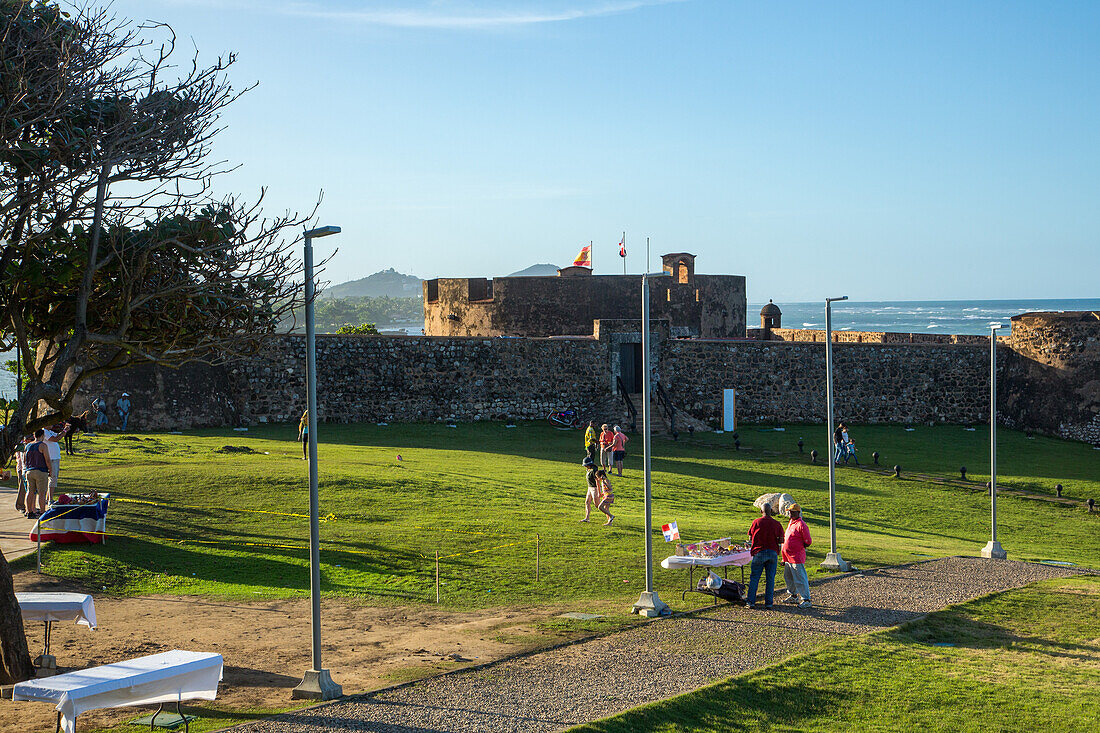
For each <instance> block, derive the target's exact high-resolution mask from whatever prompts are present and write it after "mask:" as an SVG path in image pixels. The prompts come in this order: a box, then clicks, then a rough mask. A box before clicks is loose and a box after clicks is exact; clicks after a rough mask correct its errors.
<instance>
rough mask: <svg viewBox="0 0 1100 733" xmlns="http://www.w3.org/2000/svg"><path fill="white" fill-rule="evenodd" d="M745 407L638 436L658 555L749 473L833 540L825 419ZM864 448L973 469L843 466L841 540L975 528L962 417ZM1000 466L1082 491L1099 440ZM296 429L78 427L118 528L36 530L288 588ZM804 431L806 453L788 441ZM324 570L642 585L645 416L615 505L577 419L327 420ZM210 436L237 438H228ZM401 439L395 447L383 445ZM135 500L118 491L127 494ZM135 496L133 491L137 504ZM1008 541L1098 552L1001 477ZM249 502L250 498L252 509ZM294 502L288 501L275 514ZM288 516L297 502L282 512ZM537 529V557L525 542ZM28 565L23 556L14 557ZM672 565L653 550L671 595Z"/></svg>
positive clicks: (738, 488)
mask: <svg viewBox="0 0 1100 733" xmlns="http://www.w3.org/2000/svg"><path fill="white" fill-rule="evenodd" d="M783 427H784V430H783V431H780V432H777V431H775V430H774V429H773V428H771V427H768V428H763V427H744V428H742V429H741V431H740V434H739V437H740V440H741V447H742V449H741V450H740V451H735V450H734V448H733V445H732V443H733V438H732V436H731V435H730V434H706V435H702V434H699V435H695V436H690V437H689V436H687V435H682V436H681V440H679V441H672V440H670V439H666V438H655V439H654V443H653V471H654V474H653V520H654V530H655V535H654V554H655V556H656V558H657V560H659V559H661V558H663V557H664V556H666V555H668V554H672V552H673V546H672V545H670V544H666V543H664V541H663V538H662V536H661V533H660V525H662V524H664V523H666V522H669V521H676V522H677V523H678V525H679V528H680V532H681V534H682V536H683V539H684V541H687V542H691V541H695V540H704V539H713V538H716V537H723V536H733V537H742V536H743V535H744V533H745V530H746V529H747V527H748V525H749V523H750V522H751V521H752V519H753V518H754V517H755V516H756V514H757V512H756V510H755V509H754V508H753V507H752V501H753V500H754V499H755V498H756V497H757V496H759V495H760V494H763V493H767V492H773V491H785V492H787V493H790V494H792V495H793V496H794V497H795V499H796V500H797V501H798V502H800V503H801V504H802V505H803V506H804V507H805V517H806V519H807V521H808V523H809V525H810V529H811V532H812V533H813V536H814V539H815V543H814V545H813V547H811V548H810V557H809V561H808V567H809V568H810V569H811V575H813V574H815V573H816V572H817V570H816V567H817V563H819V562H820V560H821V559H822V558H823V557H824V553H825V552H826V551H827V550H828V487H827V466H826V464H825V463H824V459H823V458H819V462H818V463H817V464H816V465H815V464H811V463H810V459H809V455H808V454H809V451H810V450H811V449H813V448H816V449H817V450H818V451H819V452H821V453H822V454H825V452H826V447H825V446H826V435H825V433H826V430H825V428H824V427H823V426H797V425H787V426H783ZM852 436H853V438H854V439H855V440H856V441H857V443H858V445H859V446H860V454H861V460H862V461H863V462H864V463H870V462H871V453H872V451H876V450H877V451H878V452H879V453H880V463H882V464H883V465H885V466H893V465H894V464H899V465H900V466H901V467H902V469H903V474H902V475H903V477H904V476H906V475H907V474H908V473H909V472H923V473H928V474H937V475H943V476H957V475H958V469H959V467H960V466H962V465H965V466H967V468H968V476H970V477H972V478H973V479H974V481H975V484H974V486H973V488H969V489H968V488H960V487H956V486H945V485H939V484H936V483H933V482H927V481H922V480H909V479H906V478H903V479H902V480H898V479H896V478H894V477H893V476H892V474H890V473H888V472H881V473H876V472H871V471H862V470H858V469H855V468H848V467H840V468H839V469H838V471H837V482H838V483H837V496H838V521H837V525H838V530H837V538H838V544H839V548H840V550H841V552H842V554H843V555H844V557H845V559H847V560H849V561H850V562H852V563H854V564H855V565H857V566H861V567H862V566H875V565H887V564H896V563H904V562H912V561H917V560H922V559H926V558H928V557H940V556H945V555H955V554H963V555H976V554H978V552H979V550H980V548H981V547H982V546H983V545H984V544H985V542H986V541H987V540H988V535H989V497H988V492H987V491H986V490H985V489H984V488H983V484H984V481H985V480H987V479H988V475H987V473H986V474H983V471H984V472H988V442H987V441H988V435H987V433H985V432H984V431H982V430H981V429H979V430H977V431H973V432H970V431H967V430H965V429H964V428H962V427H959V426H937V427H917V428H915V429H914V430H912V431H911V432H910V431H906V430H905V429H904V428H903V427H900V426H857V427H854V428H853V429H852ZM999 436H1000V444H999V445H1000V449H999V461H998V475H999V481H1000V482H1002V483H1003V484H1005V485H1007V486H1015V487H1023V488H1028V489H1030V490H1034V491H1037V492H1043V493H1046V494H1053V492H1054V485H1055V484H1056V483H1061V484H1063V485H1064V486H1065V495H1066V496H1068V497H1073V498H1075V499H1078V500H1083V499H1085V498H1087V497H1088V496H1095V497H1096V498H1098V499H1100V451H1095V450H1093V449H1092V448H1091V447H1090V446H1087V445H1084V444H1081V443H1071V442H1066V441H1059V440H1053V439H1048V438H1034V439H1029V438H1027V437H1026V436H1024V435H1023V434H1020V433H1016V432H1012V431H1008V430H1002V431H1000V432H999ZM294 437H295V428H294V426H289V425H269V426H261V427H253V428H250V429H249V430H248V431H247V432H235V431H232V430H198V431H189V432H187V433H185V434H167V433H160V434H147V435H137V434H135V435H117V434H102V435H100V436H97V437H94V438H88V437H84V436H81V437H80V438H78V439H77V446H78V448H79V449H82V450H85V451H87V452H82V453H80V454H79V455H77V456H71V457H65V458H64V460H63V462H62V470H61V479H62V481H61V484H62V489H63V490H69V491H88V490H91V489H96V490H98V491H100V492H105V491H106V492H110V493H111V494H112V496H113V497H114V499H113V501H112V504H111V510H110V515H109V520H108V530H109V532H110V533H111V534H112V536H110V537H109V538H108V542H107V543H106V544H105V545H102V546H88V545H70V546H64V545H49V546H47V547H46V549H45V550H44V553H43V557H44V564H45V568H44V569H45V571H46V572H48V573H49V574H51V575H55V576H61V577H66V578H71V579H74V580H78V581H81V582H83V583H85V584H87V585H88V586H89V587H92V588H95V589H96V590H102V589H105V590H106V591H108V592H112V593H119V594H147V593H172V594H212V595H219V596H225V597H238V598H262V597H286V596H294V595H298V594H303V593H306V592H308V587H309V579H308V553H307V550H306V547H307V542H308V537H309V523H308V520H307V519H306V518H305V515H306V514H307V513H308V507H309V501H308V483H307V463H306V462H305V461H303V460H301V458H300V456H301V445H300V444H298V443H296V442H295V441H294ZM800 437H801V438H803V440H804V443H805V453H804V454H800V453H799V452H798V448H797V441H798V439H799V438H800ZM319 439H320V453H319V455H320V459H319V471H320V502H321V515H322V516H323V517H326V519H325V521H324V522H323V523H322V525H321V547H322V549H321V562H322V590H323V592H325V593H327V594H331V595H337V596H348V597H359V598H366V599H370V600H371V601H372V602H382V603H386V602H395V603H405V602H410V601H411V602H425V601H433V602H434V600H435V585H434V573H435V553H436V552H437V551H438V552H439V554H440V555H441V557H442V560H441V563H440V566H441V591H442V593H441V595H442V601H443V602H444V603H446V604H450V605H452V606H456V607H482V606H489V605H497V604H501V603H524V604H531V603H539V602H543V601H550V600H554V601H560V600H585V599H589V600H597V599H598V600H616V601H618V600H621V601H623V602H627V601H629V600H631V599H633V598H636V597H637V594H638V591H639V590H640V589H641V588H642V585H643V582H644V580H643V579H644V562H643V546H644V535H643V527H642V517H643V502H642V472H641V465H642V461H641V451H642V446H641V442H642V441H641V436H640V435H635V436H633V439H632V440H631V442H630V444H629V445H628V456H627V461H626V471H625V475H624V476H623V477H622V478H613V479H612V481H613V483H614V487H615V494H616V503H615V504H614V507H613V511H614V513H615V515H616V519H615V522H614V524H613V525H612V526H610V527H605V526H602V524H601V519H602V517H601V515H599V514H598V513H596V512H594V513H593V520H592V523H590V524H582V523H580V522H579V520H580V518H581V516H582V515H583V500H584V489H585V485H584V472H583V469H582V468H581V465H580V461H581V458H582V457H583V450H582V439H581V434H580V433H579V432H577V431H563V430H558V429H555V428H553V427H551V426H550V425H548V424H545V423H538V422H534V423H520V424H519V425H518V426H517V427H514V428H509V427H506V426H504V425H503V424H500V423H479V424H472V425H460V426H458V427H457V428H448V427H446V426H444V425H438V424H413V425H389V426H377V425H335V424H333V425H328V424H326V425H322V426H320V432H319ZM225 446H234V447H246V448H248V449H250V450H251V451H252V452H247V453H237V452H231V453H227V452H222V451H221V449H222V448H223V447H225ZM398 456H400V460H399V459H398ZM124 500H129V501H124ZM140 502H148V503H140ZM998 509H999V530H998V535H999V537H998V538H999V539H1000V541H1001V543H1002V544H1003V545H1004V547H1005V548H1006V550H1007V551H1008V553H1009V557H1010V558H1012V559H1018V560H1056V561H1067V562H1074V563H1078V564H1084V565H1089V566H1094V567H1095V566H1097V565H1100V540H1098V539H1097V529H1098V528H1100V523H1098V521H1100V515H1092V516H1090V515H1089V514H1088V513H1087V510H1086V509H1085V508H1083V506H1082V505H1081V504H1080V503H1078V504H1075V505H1072V506H1065V505H1062V504H1056V503H1053V502H1047V501H1037V500H1034V499H1024V498H1019V497H1013V496H1008V495H1003V496H1001V498H1000V500H999V503H998ZM246 510H247V511H246ZM288 515H289V516H288ZM293 515H297V516H293ZM536 535H537V536H538V543H537V544H538V554H539V577H538V580H537V581H536V573H535V554H536V542H535V539H536ZM28 565H33V558H24V559H22V560H20V561H19V565H18V566H19V567H27V566H28ZM685 575H686V574H685V573H683V571H668V570H663V569H661V568H659V567H658V568H657V570H656V571H655V578H656V584H657V587H658V590H659V591H663V592H664V596H663V597H665V598H667V599H668V600H670V601H672V604H673V606H674V608H684V607H689V606H691V605H693V604H700V603H705V602H706V600H705V599H704V598H702V597H696V598H689V600H688V601H686V602H681V601H680V597H679V593H676V594H675V595H673V593H672V591H673V590H679V589H682V588H683V587H684V586H685V585H686V580H687V579H686V577H685Z"/></svg>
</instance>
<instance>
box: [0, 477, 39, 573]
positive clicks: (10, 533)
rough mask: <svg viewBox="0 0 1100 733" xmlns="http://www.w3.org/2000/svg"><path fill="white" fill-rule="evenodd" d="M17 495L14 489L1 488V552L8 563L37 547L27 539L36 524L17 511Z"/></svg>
mask: <svg viewBox="0 0 1100 733" xmlns="http://www.w3.org/2000/svg"><path fill="white" fill-rule="evenodd" d="M16 493H18V492H17V490H16V489H15V488H13V487H8V486H0V552H3V553H4V559H5V560H7V561H8V562H11V561H12V560H14V559H16V558H17V557H23V555H29V554H30V553H32V552H34V550H35V547H37V545H36V544H35V543H34V542H31V541H30V540H29V539H27V537H29V536H30V533H31V525H33V524H34V522H32V521H31V520H29V519H27V518H26V517H24V516H23V515H22V514H21V513H19V512H17V511H15V495H16Z"/></svg>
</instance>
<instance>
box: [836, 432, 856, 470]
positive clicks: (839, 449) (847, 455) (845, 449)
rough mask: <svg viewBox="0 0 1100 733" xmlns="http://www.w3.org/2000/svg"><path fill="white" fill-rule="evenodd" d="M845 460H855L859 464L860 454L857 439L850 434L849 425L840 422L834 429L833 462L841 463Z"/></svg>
mask: <svg viewBox="0 0 1100 733" xmlns="http://www.w3.org/2000/svg"><path fill="white" fill-rule="evenodd" d="M841 461H844V463H845V465H847V463H848V461H855V462H856V465H857V466H858V465H859V456H857V455H856V444H855V441H854V440H852V438H851V437H850V436H849V435H848V426H847V425H845V424H844V423H840V424H839V425H837V426H836V430H834V431H833V463H836V464H837V465H840V462H841Z"/></svg>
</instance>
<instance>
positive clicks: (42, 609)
mask: <svg viewBox="0 0 1100 733" xmlns="http://www.w3.org/2000/svg"><path fill="white" fill-rule="evenodd" d="M15 600H17V601H19V611H20V613H22V614H23V620H24V621H68V620H69V619H76V622H77V623H78V624H82V625H84V626H87V627H89V628H92V629H94V628H95V602H94V601H92V597H91V596H89V595H86V594H84V593H16V594H15Z"/></svg>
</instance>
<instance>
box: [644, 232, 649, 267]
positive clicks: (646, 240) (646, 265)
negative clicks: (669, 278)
mask: <svg viewBox="0 0 1100 733" xmlns="http://www.w3.org/2000/svg"><path fill="white" fill-rule="evenodd" d="M645 271H646V272H649V237H646V238H645Z"/></svg>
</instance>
